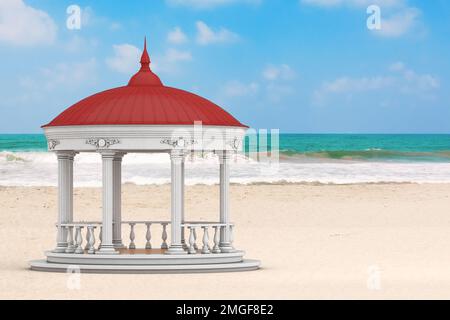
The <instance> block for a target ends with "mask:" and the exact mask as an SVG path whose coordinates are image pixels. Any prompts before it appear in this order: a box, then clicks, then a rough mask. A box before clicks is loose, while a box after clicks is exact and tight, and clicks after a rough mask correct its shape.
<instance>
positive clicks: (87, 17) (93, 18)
mask: <svg viewBox="0 0 450 320" xmlns="http://www.w3.org/2000/svg"><path fill="white" fill-rule="evenodd" d="M94 26H97V27H102V28H103V27H106V28H108V29H109V30H111V31H117V30H120V29H122V25H121V24H120V23H119V22H117V21H112V20H110V19H109V18H107V17H103V16H99V15H97V14H96V13H95V12H94V9H92V7H89V6H87V7H85V8H83V9H81V28H86V27H88V28H89V27H94Z"/></svg>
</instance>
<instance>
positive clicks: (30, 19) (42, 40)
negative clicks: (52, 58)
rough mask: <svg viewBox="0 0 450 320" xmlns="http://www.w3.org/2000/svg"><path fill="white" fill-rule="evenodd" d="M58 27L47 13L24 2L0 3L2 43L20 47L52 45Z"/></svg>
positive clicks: (2, 0) (10, 0)
mask: <svg viewBox="0 0 450 320" xmlns="http://www.w3.org/2000/svg"><path fill="white" fill-rule="evenodd" d="M56 33H57V27H56V24H55V22H54V21H53V19H52V18H51V17H50V16H49V15H48V13H46V12H45V11H42V10H38V9H35V8H33V7H31V6H27V5H26V4H25V3H24V2H23V1H22V0H1V1H0V42H5V43H8V44H13V45H19V46H32V45H41V44H51V43H53V42H54V41H55V39H56Z"/></svg>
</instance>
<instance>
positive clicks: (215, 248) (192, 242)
mask: <svg viewBox="0 0 450 320" xmlns="http://www.w3.org/2000/svg"><path fill="white" fill-rule="evenodd" d="M182 227H183V228H188V229H189V246H188V249H187V252H188V253H189V254H198V253H200V254H210V253H213V254H219V253H222V251H221V249H220V246H219V244H220V230H221V228H229V232H230V241H232V239H233V238H232V236H231V234H232V228H233V225H232V224H225V223H214V222H189V223H184V224H182ZM197 228H199V229H202V230H203V236H202V240H201V241H202V248H201V250H199V248H198V246H197V231H196V230H197ZM209 228H213V229H214V236H213V238H212V242H213V244H212V247H211V245H210V241H211V239H210V237H209V230H210V229H209ZM227 252H230V251H227Z"/></svg>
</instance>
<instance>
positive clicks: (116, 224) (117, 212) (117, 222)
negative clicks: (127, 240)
mask: <svg viewBox="0 0 450 320" xmlns="http://www.w3.org/2000/svg"><path fill="white" fill-rule="evenodd" d="M123 156H124V154H123V153H116V155H115V156H114V159H113V189H114V191H113V194H114V196H113V198H114V200H113V236H112V242H113V245H114V248H125V246H124V244H123V242H122V158H123Z"/></svg>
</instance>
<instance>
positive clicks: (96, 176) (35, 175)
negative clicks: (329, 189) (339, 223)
mask: <svg viewBox="0 0 450 320" xmlns="http://www.w3.org/2000/svg"><path fill="white" fill-rule="evenodd" d="M101 173H102V170H101V158H100V155H99V154H96V153H82V154H79V155H77V156H76V157H75V163H74V184H75V186H78V187H98V186H101V181H102V177H101ZM122 175H123V178H122V179H123V182H124V183H134V184H137V185H148V184H165V183H170V159H169V156H168V155H167V154H127V155H126V156H125V157H124V160H123V173H122ZM230 177H231V182H232V183H238V184H252V183H324V184H352V183H380V182H390V183H403V182H413V183H450V163H445V162H380V161H378V162H375V161H348V160H323V159H322V160H317V159H310V158H304V157H302V158H295V159H292V158H291V159H289V160H282V161H281V162H279V163H276V162H275V163H272V164H271V163H269V162H257V161H255V160H252V159H249V158H247V157H244V156H243V155H236V156H233V158H232V160H231V176H230ZM218 182H219V161H218V159H217V157H216V156H215V155H214V154H211V153H206V154H203V156H202V155H196V156H193V157H188V158H187V160H186V184H187V185H193V184H208V185H211V184H217V183H218ZM0 185H1V186H56V185H57V160H56V156H55V155H54V154H53V153H49V152H0Z"/></svg>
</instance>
